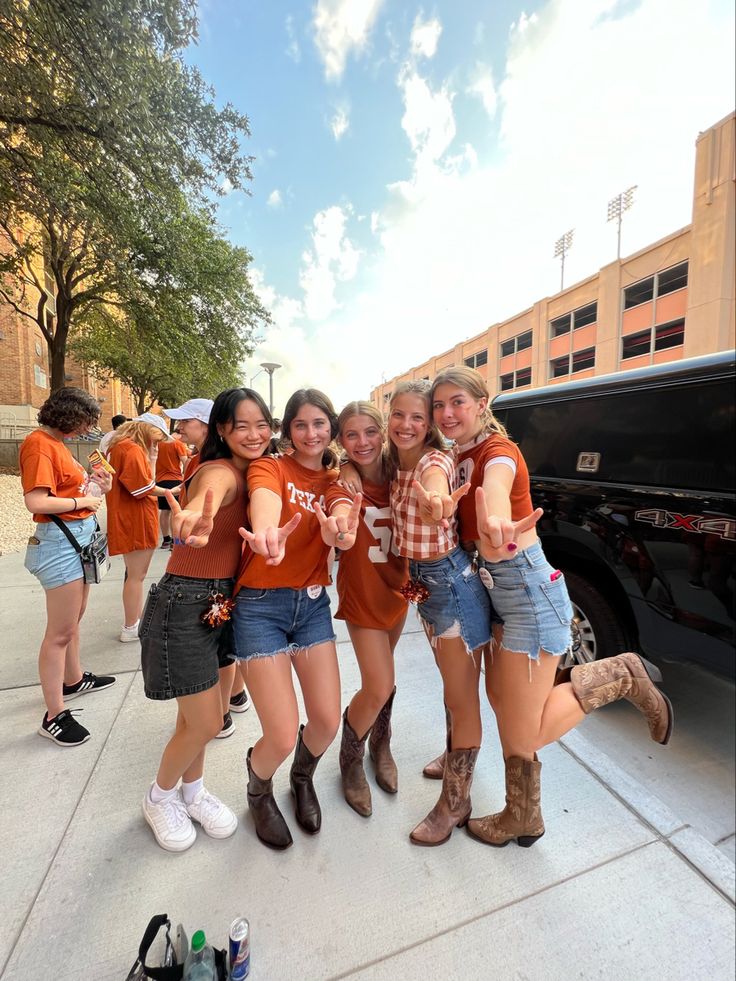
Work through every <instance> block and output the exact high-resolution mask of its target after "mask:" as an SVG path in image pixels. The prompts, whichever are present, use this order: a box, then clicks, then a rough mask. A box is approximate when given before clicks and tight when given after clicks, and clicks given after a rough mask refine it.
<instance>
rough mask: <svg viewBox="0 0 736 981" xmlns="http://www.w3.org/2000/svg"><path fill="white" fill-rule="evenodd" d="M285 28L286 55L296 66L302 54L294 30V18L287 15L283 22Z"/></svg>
mask: <svg viewBox="0 0 736 981" xmlns="http://www.w3.org/2000/svg"><path fill="white" fill-rule="evenodd" d="M284 26H285V28H286V39H287V45H286V54H287V55H288V56H289V58H291V60H292V61H293V62H294V64H296V65H298V64H299V62H300V61H301V60H302V52H301V48H300V47H299V41H298V39H297V36H296V32H295V30H294V18H293V17H292V16H291V14H289V15H288V16H287V18H286V21H285V22H284Z"/></svg>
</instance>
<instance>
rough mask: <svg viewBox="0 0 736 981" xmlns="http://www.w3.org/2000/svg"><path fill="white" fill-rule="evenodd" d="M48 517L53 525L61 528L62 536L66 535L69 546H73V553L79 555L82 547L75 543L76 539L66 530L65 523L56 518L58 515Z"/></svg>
mask: <svg viewBox="0 0 736 981" xmlns="http://www.w3.org/2000/svg"><path fill="white" fill-rule="evenodd" d="M49 517H50V518H51V520H52V521H53V522H54V524H55V525H57V526H58V527H59V528H61V530H62V531H63V532H64V534H65V535H66V537H67V538H68V539H69V541H70V542H71V544H72V545H73V546H74V551H75V552H79V553H80V554H81V551H82V546H81V545H80V544H79V542H78V541H77V539H76V538H75V537H74V535H72V533H71V532H70V531H69V529H68V528H67V526H66V521H62V520H61V518H60V517H59V516H58V514H50V515H49Z"/></svg>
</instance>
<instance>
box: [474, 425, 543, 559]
mask: <svg viewBox="0 0 736 981" xmlns="http://www.w3.org/2000/svg"><path fill="white" fill-rule="evenodd" d="M457 453H458V456H457V460H456V462H455V479H456V486H457V487H461V486H462V485H463V484H465V483H467V482H468V481H470V490H469V491H468V493H467V494H466V495H465V497H463V498H461V500H460V503H459V504H458V506H457V514H458V524H459V527H460V537H461V539H462V540H463V541H464V542H471V541H472V542H474V541H477V539H478V520H477V518H476V514H475V489H476V487H482V486H483V478H484V476H485V473H486V470H487V469H488V467H489V466H491V464H492V463H493V465H494V466H500V465H501V464H500V462H499V461H500V460H503V461H504V463H506V465H507V466H509V467H510V468H511V469H512V470H513V471H514V482H513V484H512V485H511V494H510V498H511V520H512V521H520V520H521V519H522V518H526V517H527V515H529V514H531V513H532V511H533V510H534V508H533V507H532V496H531V491H530V489H529V470H528V469H527V465H526V461H525V460H524V457H523V456H522V455H521V450H520V449H519V447H518V446H517V445H516V443H512V442H511V440H510V439H507V438H506V437H505V436H502V435H501V434H500V433H489V434H488V435H487V436H486V437H485V438H484V439H481V440H479V441H478V442H477V443H470V444H467V445H466V446H458V447H457ZM494 461H496V462H495V463H494Z"/></svg>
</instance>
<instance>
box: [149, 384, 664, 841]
mask: <svg viewBox="0 0 736 981" xmlns="http://www.w3.org/2000/svg"><path fill="white" fill-rule="evenodd" d="M271 435H272V420H271V416H270V414H269V412H268V409H267V407H266V405H265V404H264V402H263V400H262V399H261V398H260V396H259V395H258V394H257V393H256V392H254V391H252V390H250V389H246V388H242V389H231V390H229V391H226V392H223V393H221V394H220V395H219V396H218V397H217V399H216V400H215V403H214V407H213V409H212V413H211V416H210V423H209V430H208V435H207V438H206V440H205V442H204V444H203V446H202V448H201V452H200V454H199V457H198V462H197V463H196V465H195V466H194V467H190V468H189V469H188V471H187V475H186V478H185V481H184V484H183V486H182V489H181V496H180V500H179V503H178V504H177V502H176V501H175V500H174V498H173V497H172V496H171V495H170V494H169V495H168V498H169V503H170V505H171V508H172V534H173V537H174V541H175V544H174V548H173V552H172V556H171V559H170V561H169V564H168V567H167V571H166V574H165V575H164V577H163V579H162V580H161V581H160V582H159V583H158V584H157V585H154V586H153V587H152V588H151V592H150V594H149V597H148V601H147V603H146V607H145V610H144V613H143V616H142V619H141V624H140V638H141V646H142V664H143V675H144V681H145V690H146V694H147V695H148V697H149V698H154V699H170V698H176V699H177V701H178V716H177V722H176V729H175V732H174V734H173V735H172V737H171V739H170V740H169V742H168V743H167V745H166V747H165V749H164V753H163V756H162V759H161V764H160V767H159V771H158V774H157V776H156V780H155V782H154V783H153V785H152V787H151V789H150V791H149V792H148V793H147V795H146V797H145V800H144V802H143V811H144V815H145V817H146V820H147V821H148V823H149V824H150V826H151V828H152V830H153V832H154V835H155V836H156V839H157V841H158V843H159V844H160V845H161V846H162V847H163V848H167V849H169V850H172V851H181V850H184V849H186V848H188V847H189V846H190V845H191V844H192V843H193V841H194V839H195V837H196V832H195V828H194V825H193V822H197V823H199V824H200V825H201V827H202V828H203V829H204V831H205V832H206V833H207V834H209V835H212V836H214V837H221V838H224V837H228V836H229V835H231V834H233V833H234V831H235V829H236V827H237V819H236V817H235V815H234V814H233V812H232V811H231V810H230V808H228V807H227V806H226V805H225V804H224V803H222V801H220V800H219V799H218V798H217V797H215V796H214V795H213V794H211V793H209V791H208V790H207V789H206V788H205V787H204V783H203V771H204V761H205V750H206V746H207V743H208V742H209V740H210V739H211V738H212V737H214V736H215V735H216V734H217V733H218V732H219V731H220V728H221V726H222V704H221V699H220V696H219V693H218V686H217V681H218V666H219V665H221V664H222V662H223V658H226V659H227V658H236V659H238V660H239V661H240V662H241V664H243V665H244V666H245V669H244V675H245V678H246V681H247V686H248V690H249V693H250V696H251V699H252V701H253V704H254V706H255V709H256V712H257V714H258V718H259V721H260V724H261V729H262V734H261V737H260V739H258V740H257V741H256V743H255V745H254V746H253V747H251V748H250V749H249V750H248V753H247V760H246V765H247V771H248V790H247V796H248V805H249V808H250V812H251V815H252V817H253V821H254V824H255V829H256V833H257V835H258V837H259V839H260V840H261V841H262V842H263V843H264V844H266V845H268V846H270V847H272V848H276V849H283V848H286V847H288V846H289V845H290V844H291V843H292V836H291V832H290V830H289V827H288V824H287V822H286V819H285V818H284V816H283V814H282V813H281V811H280V809H279V807H278V804H277V802H276V800H275V798H274V795H273V777H274V775H275V773H276V772H277V770H278V769H279V767H280V766H281V765H282V763H283V762H284V761H285V760H286V759H287V758H288V757H289V756H291V755H292V753H293V762H292V765H291V770H290V776H289V780H290V786H291V791H292V793H293V796H294V804H295V814H296V821H297V823H298V824H299V825H300V827H301V828H302V829H303V830H305V831H306V832H308V833H310V834H315V833H317V832H318V831H319V830H320V827H321V820H322V816H321V810H320V804H319V800H318V797H317V794H316V791H315V786H314V776H315V770H316V767H317V764H318V763H319V761H320V759H321V757H322V755H323V753H324V752H325V750H326V749H327V748H328V746H329V745H330V743H331V742H332V741H333V739H334V738H335V735H336V733H337V731H338V728H339V726H340V719H341V700H340V691H341V690H340V675H339V670H338V662H337V655H336V648H335V633H334V629H333V624H332V618H331V614H330V601H329V598H328V594H327V590H326V587H327V586H328V584H329V582H330V577H329V571H328V559H329V556H330V553H331V550H332V548H333V547H334V548H337V549H338V550H340V552H341V555H340V562H339V569H338V575H337V593H338V598H339V605H338V609H337V612H336V614H335V615H336V617H338V618H340V619H344V620H345V621H346V622H347V629H348V632H349V635H350V639H351V642H352V646H353V649H354V651H355V656H356V658H357V661H358V667H359V669H360V676H361V687H360V689H359V691H358V692H357V693H356V694H355V696H354V698H353V699H352V701H351V702H350V704H349V705H348V706H347V708H346V709H345V711H344V712H343V713H342V741H341V746H340V755H339V762H340V770H341V775H342V785H343V791H344V796H345V799H346V801H347V803H348V804H349V805H350V806H351V807H352V808H353V809H354V810H355V811H356V812H357V813H358V814H360V815H363V816H366V817H367V816H369V815H370V814H371V792H370V788H369V785H368V782H367V780H366V775H365V770H364V765H363V761H364V755H365V747H366V744H367V745H368V750H369V754H370V756H371V758H372V760H373V763H374V766H375V775H376V781H377V783H378V785H379V786H380V787H381V788H382V789H383V790H385V791H386V792H388V793H396V791H397V787H398V777H397V768H396V763H395V761H394V758H393V756H392V753H391V736H392V726H391V717H392V708H393V702H394V697H395V694H396V688H395V671H394V650H395V648H396V644H397V642H398V639H399V636H400V634H401V631H402V628H403V625H404V620H405V618H406V613H407V605H408V603H407V598H409V599H412V600H413V601H414V602H416V604H417V610H418V613H419V616H420V618H421V622H422V624H423V627H424V629H425V632H426V635H427V638H428V640H429V643H430V646H431V650H432V653H433V655H434V660H435V662H436V664H437V667H438V669H439V671H440V674H441V678H442V684H443V692H444V702H445V710H446V719H447V726H446V743H445V750H444V752H443V753H442V754H441V755H440V756H439V757H438V758H437V759H434V760H433V761H432V762H431V763H429V764H428V765H427V766H426V767H425V769H424V773H425V776H427V777H434V778H437V779H440V780H441V781H442V784H441V790H440V794H439V798H438V800H437V803H436V804H435V806H434V807H433V808H432V810H431V811H430V813H429V814H428V815H427V816H426V817H425V818H424V819H423V820H422V821H421V822H420V823H419V824H418V825H417V826H416V827H415V828H414V830H413V831H412V832H411V834H410V837H411V840H412V842H414V843H415V844H418V845H439V844H442V843H443V842H445V841H447V839H448V838H449V837H450V835H451V833H452V831H453V829H454V828H455V827H459V826H465V825H467V829H468V831H469V833H470V834H471V835H472V836H473V837H474V838H476V839H478V840H480V841H482V842H485V843H487V844H491V845H497V846H498V845H505V844H506V843H507V842H509V841H511V840H516V841H517V842H518V844H520V845H522V846H529V845H531V844H533V843H534V842H535V841H536V840H537V839H538V838H540V837H541V836H542V835H543V834H544V822H543V819H542V811H541V799H540V798H541V794H540V774H541V763H540V762H539V760H538V758H537V752H538V750H539V749H540V748H541V747H543V746H545V745H547V744H548V743H550V742H553V741H554V740H556V739H558V738H559V737H560V736H562V735H563V734H564V733H565V732H567V731H568V730H569V729H571V728H572V727H573V726H575V725H577V724H578V722H580V721H581V720H582V719H583V717H584V716H585V715H586V714H587V713H589V712H590V711H592V710H593V709H595V708H599V707H600V706H602V705H606V704H608V703H609V702H612V701H615V700H617V699H620V698H625V699H627V700H628V701H629V702H631V703H632V704H634V705H635V706H636V707H637V708H638V709H639V711H641V712H642V713H643V714H644V716H645V718H646V720H647V722H648V724H649V729H650V733H651V736H652V738H653V739H655V740H656V741H657V742H660V743H666V742H667V741H668V740H669V738H670V733H671V730H672V709H671V706H670V703H669V701H668V700H667V699H666V697H665V696H663V695H662V694H661V693H660V692H659V690H658V689H657V687H656V686H655V685H654V684H653V680H661V679H660V678H659V676H658V674H657V672H656V668H654V667H653V666H652V665H649V664H647V663H646V662H644V661H643V660H642V659H641V658H640V657H639V656H638V655H636V654H631V653H624V654H620V655H619V656H618V657H613V658H609V659H607V660H605V661H600V662H594V663H592V664H585V665H578V666H575V667H573V668H572V669H566V670H565V671H559V672H558V670H557V668H558V664H559V661H560V657H561V656H562V655H564V654H565V653H566V652H567V651H568V650H569V648H570V644H571V634H570V621H571V619H572V608H571V605H570V600H569V598H568V595H567V589H566V586H565V581H564V577H563V575H562V574H561V573H560V572H559V571H558V570H555V569H553V568H552V567H551V566H550V565H549V563H548V562H547V561H546V559H545V557H544V554H543V552H542V547H541V545H540V543H539V539H538V537H537V533H536V530H535V529H536V524H537V521H538V520H539V519H540V517H541V516H542V513H543V512H542V511H541V510H540V509H537V510H534V508H533V506H532V502H531V497H530V491H529V475H528V471H527V468H526V465H525V463H524V459H523V457H522V455H521V453H520V452H519V449H518V447H517V446H516V445H515V444H514V443H513V442H512V441H511V440H510V439H508V437H507V435H506V433H505V431H504V429H503V427H502V426H501V425H500V424H499V423H498V421H497V420H496V419H495V418H494V416H493V414H492V412H491V410H490V396H489V393H488V390H487V388H486V385H485V382H484V381H483V379H482V377H481V375H480V374H479V373H477V372H476V371H474V370H472V369H470V368H465V367H459V368H457V367H456V368H449V369H447V370H445V371H443V372H442V373H441V374H439V375H438V376H437V378H435V380H434V382H433V384H432V385H431V386H430V385H429V383H427V382H406V383H402V384H399V385H397V387H396V389H395V391H394V392H393V395H392V397H391V401H390V404H389V410H388V418H387V421H386V422H384V419H383V417H382V415H381V414H380V413H379V412H378V411H377V410H376V409H375V408H374V407H373V406H372V405H371V404H370V403H367V402H351V403H350V404H349V405H347V406H346V407H345V408H344V409H343V411H342V412H341V413H340V415H339V416H338V415H337V414H336V413H335V411H334V409H333V407H332V404H331V403H330V401H329V399H328V398H327V397H326V396H325V395H324V394H322V393H321V392H319V391H317V390H314V389H306V390H300V391H297V392H295V393H294V394H293V395H292V396H291V398H290V399H289V401H288V403H287V405H286V409H285V412H284V417H283V422H282V444H283V453H282V455H279V456H270V455H267V454H268V450H269V443H270V440H271ZM336 441H337V442H338V443H339V445H340V447H341V449H342V453H343V460H342V463H343V467H342V475H341V473H340V469H339V463H340V461H339V460H338V457H337V453H336V452H335V448H334V447H335V442H336ZM243 540H244V541H245V547H243ZM483 663H485V688H486V693H487V695H488V698H489V700H490V703H491V706H492V708H493V711H494V713H495V716H496V720H497V724H498V730H499V735H500V741H501V746H502V750H503V756H504V760H505V777H506V806H505V807H504V808H503V809H502V810H501V811H499V812H498V813H494V814H490V815H488V816H486V817H479V818H470V814H471V801H470V789H471V783H472V779H473V770H474V767H475V764H476V760H477V757H478V752H479V748H480V745H481V718H480V696H479V680H480V671H481V665H482V664H483ZM294 675H296V678H297V680H298V682H299V685H300V688H301V693H302V697H303V701H304V707H305V712H306V724H304V725H300V724H299V709H298V703H297V697H296V691H295V688H294Z"/></svg>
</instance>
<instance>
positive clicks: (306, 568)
mask: <svg viewBox="0 0 736 981" xmlns="http://www.w3.org/2000/svg"><path fill="white" fill-rule="evenodd" d="M337 477H338V471H337V470H327V469H326V468H324V467H323V468H320V469H319V470H309V469H307V467H303V466H301V464H299V463H297V462H296V460H295V459H294V458H293V457H291V456H280V457H278V459H275V458H274V457H262V458H261V459H260V460H254V461H253V463H251V465H250V466H249V467H248V492H249V494H250V495H251V497H252V495H253V492H254V491H256V490H258V489H259V488H260V487H265V488H267V489H268V490H270V491H273V492H274V494H278V496H279V497H280V498H281V518H280V519H279V524H280V525H285V524H286V522H287V521H289V520H291V518H292V517H293V516H294V515H295V514H301V516H302V520H301V521H300V522H299V524H298V525H297V527H296V529H295V530H294V531H293V532H292V533H291V535H289V537H288V538H287V540H286V555H285V556H284V559H283V561H282V562H281V564H280V565H266V560H265V558H264V557H263V556H262V555H256V554H255V552H254V551H253V550H252V549H250V548H249V547H248V546H247V545H246V547H245V548H244V549H243V561H242V564H241V566H240V571H239V573H238V585H240V586H248V587H250V588H251V589H284V588H286V589H305V588H306V587H307V586H327V585H329V582H330V576H329V573H328V571H327V556H328V554H329V551H330V550H329V548H328V546H327V545H325V543H324V542H323V541H322V535H321V532H320V527H319V521H318V520H317V515H316V514H315V513H314V508H313V507H312V501H314V500H317V501H319V503H320V504H321V505H322V507H323V508H324V506H325V494H326V493H327V488H328V487H329V486H330V484H332V483H334V482H335V481H336V480H337Z"/></svg>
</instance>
